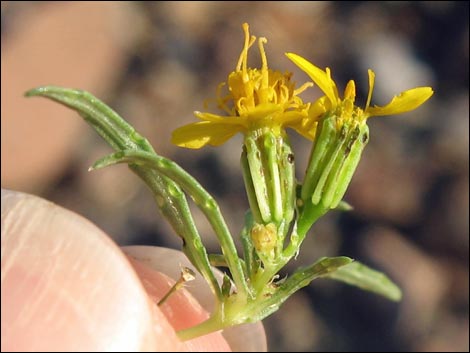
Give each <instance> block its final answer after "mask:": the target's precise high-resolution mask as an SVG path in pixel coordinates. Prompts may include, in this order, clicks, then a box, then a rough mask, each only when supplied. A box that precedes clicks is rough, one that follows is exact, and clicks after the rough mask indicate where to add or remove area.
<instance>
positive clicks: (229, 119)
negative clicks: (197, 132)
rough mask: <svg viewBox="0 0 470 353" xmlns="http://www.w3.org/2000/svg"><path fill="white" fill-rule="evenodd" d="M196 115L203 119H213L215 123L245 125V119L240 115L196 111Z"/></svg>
mask: <svg viewBox="0 0 470 353" xmlns="http://www.w3.org/2000/svg"><path fill="white" fill-rule="evenodd" d="M194 115H195V116H196V117H198V118H199V119H201V120H203V121H211V122H213V123H224V124H232V125H245V121H244V119H242V118H240V117H238V116H221V115H217V114H212V113H203V112H199V111H195V112H194Z"/></svg>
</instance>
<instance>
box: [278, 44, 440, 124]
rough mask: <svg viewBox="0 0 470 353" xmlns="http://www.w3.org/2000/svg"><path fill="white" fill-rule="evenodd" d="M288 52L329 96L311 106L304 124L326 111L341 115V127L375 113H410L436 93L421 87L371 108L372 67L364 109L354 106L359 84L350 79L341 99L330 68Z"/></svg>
mask: <svg viewBox="0 0 470 353" xmlns="http://www.w3.org/2000/svg"><path fill="white" fill-rule="evenodd" d="M286 55H287V57H288V58H289V59H290V60H292V61H293V62H294V64H296V65H297V66H298V67H299V68H300V69H302V70H303V71H304V72H305V73H306V74H307V75H308V76H310V78H311V79H312V80H313V82H315V83H316V84H317V85H318V87H320V89H321V90H322V91H323V93H325V96H323V97H321V98H319V99H318V100H317V101H316V102H315V103H313V104H312V105H311V107H310V112H309V117H308V118H307V119H305V120H304V121H303V126H307V125H310V126H312V124H314V123H315V122H316V121H318V119H319V118H321V117H322V116H323V115H324V114H325V113H326V112H329V113H334V114H335V115H336V116H337V127H338V128H340V127H341V126H342V125H343V124H344V123H345V122H351V123H362V122H364V121H365V120H366V119H367V118H369V117H372V116H381V115H394V114H400V113H405V112H409V111H411V110H414V109H416V108H418V107H419V106H420V105H421V104H423V103H424V102H426V101H427V100H428V99H429V98H430V97H431V96H432V95H433V93H434V92H433V90H432V88H431V87H417V88H413V89H410V90H407V91H404V92H402V93H400V94H399V95H397V96H395V97H393V99H392V100H391V101H390V103H388V104H387V105H385V106H383V107H378V106H374V107H371V106H370V101H371V98H372V91H373V89H374V81H375V74H374V72H373V71H372V70H368V74H369V94H368V96H367V102H366V106H365V108H364V109H361V108H359V107H357V106H355V105H354V100H355V98H356V86H355V83H354V81H353V80H350V81H349V82H348V84H347V85H346V88H345V90H344V97H343V99H341V98H340V97H339V94H338V89H337V88H336V84H335V82H334V81H333V80H332V79H331V73H330V69H329V68H326V71H323V70H322V69H320V68H318V67H316V66H315V65H313V64H312V63H310V62H309V61H307V60H305V59H304V58H302V57H301V56H299V55H297V54H293V53H287V54H286Z"/></svg>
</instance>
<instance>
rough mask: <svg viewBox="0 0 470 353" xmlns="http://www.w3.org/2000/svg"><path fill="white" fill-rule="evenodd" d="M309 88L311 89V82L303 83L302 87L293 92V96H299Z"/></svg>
mask: <svg viewBox="0 0 470 353" xmlns="http://www.w3.org/2000/svg"><path fill="white" fill-rule="evenodd" d="M309 87H313V82H305V83H304V84H303V85H302V86H300V87H299V88H297V89H296V90H294V96H297V95H299V94H300V93H302V92H303V91H305V90H306V89H307V88H309Z"/></svg>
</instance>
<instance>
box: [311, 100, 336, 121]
mask: <svg viewBox="0 0 470 353" xmlns="http://www.w3.org/2000/svg"><path fill="white" fill-rule="evenodd" d="M330 108H331V103H330V102H329V100H328V99H327V97H326V96H323V97H320V98H318V99H317V100H316V101H315V102H314V103H313V104H312V105H311V106H310V110H309V111H308V117H309V119H313V120H317V119H318V117H320V116H321V115H323V114H324V113H326V112H327V111H328V110H330Z"/></svg>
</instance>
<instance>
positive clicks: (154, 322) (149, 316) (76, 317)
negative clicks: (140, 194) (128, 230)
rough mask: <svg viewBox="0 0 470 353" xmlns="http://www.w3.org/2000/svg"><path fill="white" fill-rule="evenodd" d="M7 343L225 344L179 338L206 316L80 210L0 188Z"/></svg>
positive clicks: (159, 347)
mask: <svg viewBox="0 0 470 353" xmlns="http://www.w3.org/2000/svg"><path fill="white" fill-rule="evenodd" d="M1 222H2V230H1V246H2V247H1V248H2V252H1V254H2V255H1V263H2V268H1V292H2V302H1V306H2V314H1V348H2V351H110V350H111V351H229V350H230V347H229V346H228V344H227V342H226V341H225V339H224V338H223V337H222V335H221V333H212V334H210V335H207V336H204V337H199V338H197V339H193V340H190V341H187V342H181V341H180V340H179V339H178V338H177V336H176V334H175V329H177V330H178V329H182V328H185V327H188V326H192V325H194V324H195V323H198V322H200V321H202V320H204V319H205V318H207V317H208V313H207V312H206V311H205V310H204V309H202V307H201V306H200V305H199V304H198V302H197V301H196V300H195V299H194V298H193V297H192V296H191V295H190V294H189V293H188V292H187V291H186V290H184V289H183V290H180V291H178V292H177V293H176V294H175V295H173V296H172V297H170V299H169V300H168V301H167V302H165V304H163V305H162V306H161V307H158V306H157V305H156V304H155V303H156V302H157V301H158V300H159V299H160V298H161V297H163V295H164V294H165V293H166V292H167V291H168V289H169V288H170V287H171V285H172V284H173V283H174V281H173V280H171V279H169V278H168V277H166V276H165V275H163V274H161V273H159V272H156V271H155V270H153V269H152V268H151V267H149V266H147V265H146V264H144V263H142V262H139V261H137V260H134V259H131V258H128V257H126V255H124V254H123V252H122V251H121V250H120V249H119V247H117V246H116V244H115V243H113V242H112V240H111V239H110V238H109V237H108V236H107V235H106V234H104V233H103V232H102V231H101V230H99V229H98V228H97V227H96V226H95V225H93V224H92V223H90V222H89V221H87V220H86V219H84V218H83V217H81V216H79V215H77V214H75V213H73V212H71V211H68V210H65V209H63V208H61V207H59V206H57V205H54V204H52V203H50V202H48V201H45V200H43V199H40V198H38V197H35V196H31V195H27V194H22V193H17V192H12V191H6V190H3V189H2V218H1Z"/></svg>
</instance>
